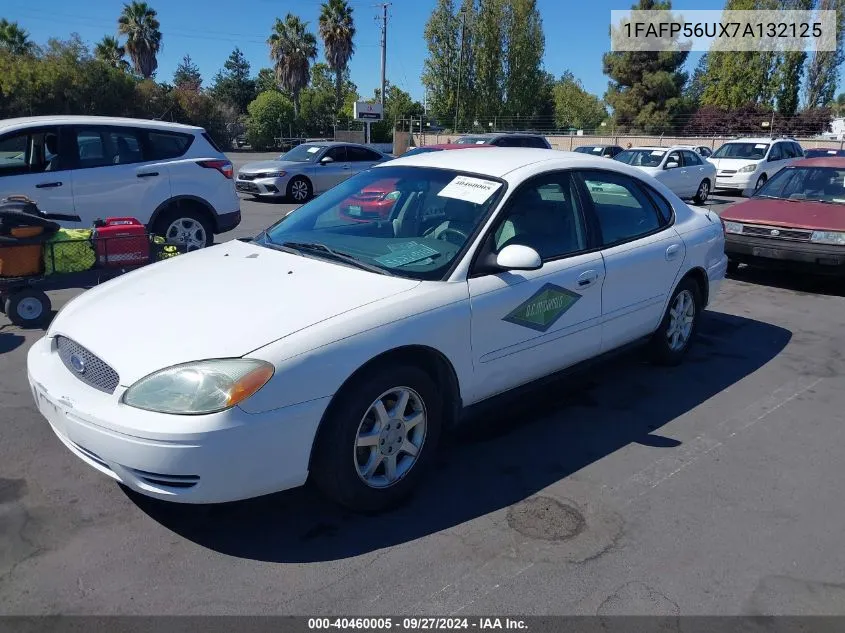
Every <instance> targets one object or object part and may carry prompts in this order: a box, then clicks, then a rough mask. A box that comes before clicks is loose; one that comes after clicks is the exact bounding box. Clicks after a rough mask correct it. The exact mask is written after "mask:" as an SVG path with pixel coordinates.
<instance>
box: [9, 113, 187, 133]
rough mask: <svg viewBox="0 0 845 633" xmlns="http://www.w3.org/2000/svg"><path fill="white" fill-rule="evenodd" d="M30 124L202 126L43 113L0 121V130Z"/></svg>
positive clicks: (162, 127)
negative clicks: (42, 114) (41, 114)
mask: <svg viewBox="0 0 845 633" xmlns="http://www.w3.org/2000/svg"><path fill="white" fill-rule="evenodd" d="M30 125H131V126H134V127H149V128H155V129H174V130H181V131H183V132H184V131H188V130H191V131H193V132H199V131H201V130H202V129H203V128H201V127H198V126H196V125H185V124H184V123H173V122H171V121H157V120H153V119H130V118H127V117H109V116H82V115H70V114H62V115H45V116H27V117H18V118H14V119H3V120H2V121H0V130H7V129H12V128H21V127H29V126H30Z"/></svg>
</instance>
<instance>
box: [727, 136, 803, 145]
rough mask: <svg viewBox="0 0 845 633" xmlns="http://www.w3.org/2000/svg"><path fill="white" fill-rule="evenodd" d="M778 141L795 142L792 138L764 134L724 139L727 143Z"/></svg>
mask: <svg viewBox="0 0 845 633" xmlns="http://www.w3.org/2000/svg"><path fill="white" fill-rule="evenodd" d="M778 141H788V142H790V143H797V141H796V140H795V139H792V138H768V137H765V136H761V137H754V136H743V137H742V138H732V139H730V140H727V141H725V144H727V143H777V142H778Z"/></svg>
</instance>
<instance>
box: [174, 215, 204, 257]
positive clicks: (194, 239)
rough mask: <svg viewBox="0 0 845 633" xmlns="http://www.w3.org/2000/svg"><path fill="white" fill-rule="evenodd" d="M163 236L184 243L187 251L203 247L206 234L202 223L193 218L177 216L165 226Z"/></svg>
mask: <svg viewBox="0 0 845 633" xmlns="http://www.w3.org/2000/svg"><path fill="white" fill-rule="evenodd" d="M165 237H166V238H167V239H168V240H170V241H173V242H179V243H180V244H185V245H187V247H188V250H189V251H193V250H197V249H200V248H205V245H206V234H205V228H204V227H203V225H202V224H201V223H200V222H198V221H197V220H194V219H193V218H179V219H178V220H174V221H173V222H171V224H170V226H169V227H167V231H166V233H165Z"/></svg>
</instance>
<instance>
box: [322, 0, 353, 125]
mask: <svg viewBox="0 0 845 633" xmlns="http://www.w3.org/2000/svg"><path fill="white" fill-rule="evenodd" d="M320 37H321V38H322V39H323V45H324V46H325V48H326V61H327V62H328V63H329V68H331V69H332V70H333V71H334V75H335V87H334V89H335V109H336V112H340V109H341V107H343V102H342V98H343V72H344V71H345V70H346V66H347V64H349V58H350V57H352V55H353V54H354V53H355V45H354V44H353V43H352V38H353V37H355V23H354V21H353V20H352V7H350V6H349V4H348V3H347V2H346V0H328V2H324V3H323V5H322V10H321V11H320Z"/></svg>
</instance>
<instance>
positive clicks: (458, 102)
mask: <svg viewBox="0 0 845 633" xmlns="http://www.w3.org/2000/svg"><path fill="white" fill-rule="evenodd" d="M466 23H467V14H466V12H465V11H464V10H463V9H461V50H460V53H458V87H457V89H456V92H455V134H457V133H458V109H459V108H460V107H461V67H462V66H463V62H464V34H465V32H466Z"/></svg>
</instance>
